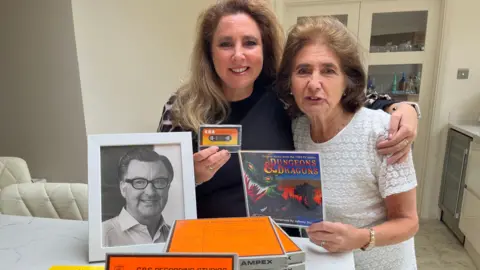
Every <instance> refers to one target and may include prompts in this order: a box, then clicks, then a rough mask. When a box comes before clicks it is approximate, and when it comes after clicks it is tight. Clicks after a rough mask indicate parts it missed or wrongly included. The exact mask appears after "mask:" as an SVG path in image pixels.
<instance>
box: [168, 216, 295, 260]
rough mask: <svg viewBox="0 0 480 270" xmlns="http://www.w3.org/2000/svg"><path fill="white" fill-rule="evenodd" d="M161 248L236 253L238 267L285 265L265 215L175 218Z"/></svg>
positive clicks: (277, 238)
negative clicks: (163, 246)
mask: <svg viewBox="0 0 480 270" xmlns="http://www.w3.org/2000/svg"><path fill="white" fill-rule="evenodd" d="M164 252H166V253H236V254H238V259H239V266H240V269H283V268H285V267H287V266H288V262H287V259H288V257H287V254H286V253H285V250H284V248H283V245H282V243H281V241H280V239H279V236H278V234H277V231H276V230H275V224H274V222H273V220H272V219H271V218H270V217H268V216H264V217H238V218H211V219H191V220H176V221H174V223H173V224H172V229H171V230H170V235H169V237H168V239H167V241H166V243H165V250H164Z"/></svg>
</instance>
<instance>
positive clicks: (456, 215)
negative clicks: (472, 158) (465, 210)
mask: <svg viewBox="0 0 480 270" xmlns="http://www.w3.org/2000/svg"><path fill="white" fill-rule="evenodd" d="M467 155H468V148H465V150H463V158H462V169H461V170H460V181H458V191H457V202H456V203H455V218H456V219H458V218H459V217H460V213H458V200H459V199H460V190H461V189H462V179H463V169H464V167H465V159H466V158H467Z"/></svg>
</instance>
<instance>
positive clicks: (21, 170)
mask: <svg viewBox="0 0 480 270" xmlns="http://www.w3.org/2000/svg"><path fill="white" fill-rule="evenodd" d="M32 182H33V181H32V177H31V176H30V170H29V169H28V166H27V162H25V160H23V159H21V158H18V157H0V190H2V189H3V188H5V187H6V186H8V185H11V184H20V183H32Z"/></svg>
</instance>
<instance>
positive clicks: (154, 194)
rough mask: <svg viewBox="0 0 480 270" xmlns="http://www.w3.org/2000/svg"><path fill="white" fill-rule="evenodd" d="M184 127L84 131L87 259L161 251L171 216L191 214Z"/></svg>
mask: <svg viewBox="0 0 480 270" xmlns="http://www.w3.org/2000/svg"><path fill="white" fill-rule="evenodd" d="M194 177H195V176H194V168H193V149H192V137H191V134H190V133H189V132H174V133H134V134H98V135H89V136H88V187H89V188H88V189H89V192H88V196H89V221H88V222H89V253H88V254H89V256H88V257H89V262H98V261H104V260H105V255H106V254H107V253H109V254H116V253H152V252H162V250H163V248H164V245H165V241H166V240H167V238H168V234H169V232H170V229H171V225H172V223H173V221H175V220H181V219H196V218H197V211H196V200H195V179H194Z"/></svg>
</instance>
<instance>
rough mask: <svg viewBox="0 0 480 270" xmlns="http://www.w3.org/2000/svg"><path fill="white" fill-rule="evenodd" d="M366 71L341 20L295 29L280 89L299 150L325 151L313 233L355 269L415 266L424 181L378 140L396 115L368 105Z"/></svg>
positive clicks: (409, 158)
mask: <svg viewBox="0 0 480 270" xmlns="http://www.w3.org/2000/svg"><path fill="white" fill-rule="evenodd" d="M365 83H366V74H365V71H364V69H363V66H362V62H361V60H360V50H359V46H358V42H357V41H356V39H355V37H354V36H353V35H351V34H350V33H349V31H348V30H347V28H346V27H345V26H344V25H343V24H342V23H341V22H339V21H338V20H337V19H334V18H329V17H323V18H316V19H313V18H308V19H305V20H303V21H302V22H300V23H298V24H297V25H296V26H295V27H294V28H293V29H292V30H291V31H290V33H289V35H288V39H287V43H286V46H285V51H284V55H283V61H282V63H281V65H280V68H279V71H278V80H277V91H278V93H279V96H280V98H282V99H283V100H285V102H286V103H287V104H288V105H289V108H288V110H289V112H290V115H291V116H292V118H294V120H293V125H292V126H293V135H294V142H295V149H296V150H297V151H312V152H319V153H320V155H321V159H322V188H323V198H324V201H323V202H324V204H325V215H326V219H325V220H326V221H323V222H319V223H315V224H313V225H311V226H310V227H309V228H308V229H307V230H306V231H307V234H308V237H309V238H310V239H311V241H312V242H314V243H316V244H318V245H320V246H323V247H324V248H325V249H327V250H328V251H331V252H339V251H340V252H343V251H354V256H355V269H359V270H362V269H365V270H367V269H368V270H374V269H379V270H389V269H392V270H403V269H405V270H407V269H409V270H410V269H416V268H417V265H416V260H415V249H414V240H413V236H414V235H415V233H416V232H417V230H418V217H417V209H416V185H417V179H416V174H415V169H414V166H413V161H412V155H411V153H409V154H408V155H407V160H406V161H405V162H402V163H397V164H389V163H388V162H387V158H388V157H387V156H383V155H380V154H379V153H377V151H376V147H375V145H376V144H377V141H378V140H379V139H382V138H384V137H386V136H388V129H389V125H390V115H388V114H387V113H385V112H383V111H381V110H371V109H368V108H365V107H363V103H364V102H365V94H364V89H365Z"/></svg>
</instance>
